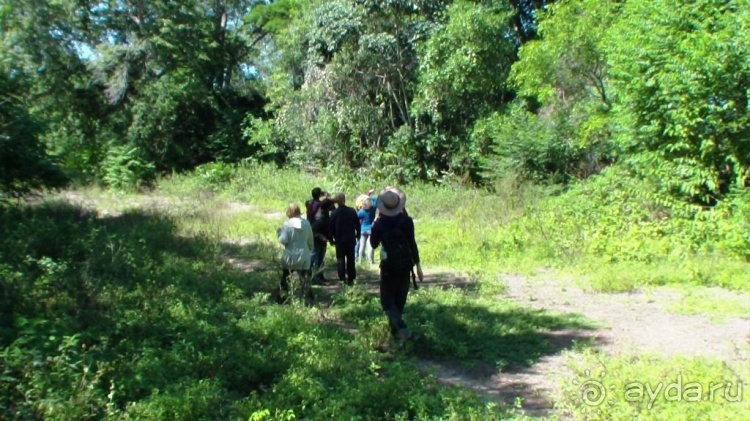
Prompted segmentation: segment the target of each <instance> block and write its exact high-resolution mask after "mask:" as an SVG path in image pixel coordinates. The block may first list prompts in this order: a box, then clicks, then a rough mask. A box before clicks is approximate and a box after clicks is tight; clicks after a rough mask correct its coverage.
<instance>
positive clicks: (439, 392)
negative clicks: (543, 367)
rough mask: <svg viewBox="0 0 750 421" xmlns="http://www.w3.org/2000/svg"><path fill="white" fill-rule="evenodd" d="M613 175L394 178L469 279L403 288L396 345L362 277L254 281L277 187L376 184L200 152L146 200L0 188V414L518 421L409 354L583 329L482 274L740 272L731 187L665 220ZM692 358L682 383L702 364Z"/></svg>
mask: <svg viewBox="0 0 750 421" xmlns="http://www.w3.org/2000/svg"><path fill="white" fill-rule="evenodd" d="M633 183H634V182H631V181H628V180H621V179H619V178H618V175H617V174H609V175H605V176H603V177H601V178H599V179H596V180H592V181H591V182H590V183H586V184H583V185H581V186H578V187H575V188H572V189H570V190H569V191H567V192H564V193H560V192H556V193H554V194H552V193H550V192H549V191H547V190H546V189H544V188H540V187H533V186H525V187H522V186H518V185H516V184H515V183H513V182H507V183H506V184H503V185H498V186H496V188H495V189H494V190H493V191H490V190H479V189H470V188H466V187H462V186H453V185H431V184H412V185H409V186H404V189H405V190H406V192H407V195H408V197H409V198H408V209H409V212H410V214H411V215H412V216H413V217H414V218H415V222H416V226H417V237H418V242H419V245H420V251H421V255H422V260H423V264H424V266H425V268H426V269H427V271H428V272H429V274H430V276H432V277H433V279H437V280H440V279H443V280H445V283H446V284H450V283H451V279H453V278H454V277H455V273H456V272H462V273H465V274H467V276H469V277H471V279H472V280H473V281H472V282H468V283H465V284H462V285H456V286H453V287H447V289H445V290H443V289H440V288H437V287H434V288H424V289H422V290H420V291H419V292H416V293H414V294H413V295H412V296H411V298H410V305H409V306H408V308H407V322H408V323H409V324H410V326H411V327H413V329H414V331H415V332H417V335H416V336H415V338H414V340H413V341H412V342H411V343H409V344H407V346H406V347H405V348H402V349H396V348H393V347H392V343H391V339H390V338H389V334H388V330H387V326H386V322H385V319H384V317H383V315H382V312H381V310H380V308H379V303H378V300H377V298H376V297H375V296H373V295H372V294H370V293H368V292H367V291H366V289H365V287H364V286H357V287H355V288H350V289H347V290H344V291H342V292H340V293H338V294H336V295H335V296H333V297H332V298H331V299H330V303H327V304H326V305H324V306H320V305H319V306H318V307H315V308H312V309H306V308H304V307H302V306H299V305H296V304H293V305H291V306H278V305H275V304H273V303H272V302H271V300H270V294H269V293H270V292H271V291H272V290H273V288H274V287H275V285H276V281H277V278H278V275H279V274H278V271H277V267H276V266H275V264H276V260H275V259H277V257H276V256H277V255H278V252H279V250H280V248H279V245H278V244H277V242H276V238H275V228H276V227H277V226H278V225H279V224H280V223H281V222H282V221H283V219H284V217H283V216H282V214H281V212H283V209H284V207H285V205H286V204H287V203H289V202H292V201H294V202H298V203H302V202H303V201H304V200H306V199H307V198H308V197H309V194H310V189H311V188H312V187H314V186H320V187H322V188H324V189H328V190H332V191H339V190H340V191H344V192H346V193H347V195H348V196H349V197H350V198H353V197H354V196H355V195H356V194H357V193H360V192H364V191H366V190H367V189H369V188H374V189H376V190H378V189H380V188H382V187H383V185H384V184H386V183H378V182H376V181H366V182H365V181H359V180H357V179H356V178H338V179H334V178H325V177H314V176H312V175H309V174H302V173H299V172H295V171H291V170H277V169H275V168H271V167H267V166H241V167H238V168H235V167H231V166H225V165H220V164H213V165H211V166H206V167H204V168H200V169H199V170H198V171H196V173H194V174H183V175H174V176H172V177H169V178H166V179H163V180H160V182H159V184H158V186H157V188H156V189H155V190H154V191H153V192H151V193H150V194H149V195H132V194H131V195H128V194H122V193H118V194H111V193H109V192H103V191H98V190H90V191H83V192H82V197H83V198H84V199H85V200H86V203H88V205H87V207H82V206H79V205H75V204H73V205H71V204H69V203H65V202H59V201H48V202H46V203H43V204H41V205H29V206H24V205H3V207H2V208H0V231H2V233H3V236H4V238H3V242H2V243H0V304H2V312H0V321H2V323H1V324H0V327H1V329H0V346H1V347H2V362H3V365H2V371H3V373H2V376H0V411H2V413H3V417H4V418H5V419H36V418H44V419H123V418H144V419H170V420H173V419H191V420H194V419H269V418H270V419H293V418H306V419H330V418H336V419H355V418H356V419H508V418H518V417H520V416H519V415H517V414H516V413H515V412H514V410H513V408H512V407H511V406H510V405H500V406H498V405H496V404H488V403H487V402H484V401H482V400H481V399H480V398H478V397H477V396H476V395H475V394H473V393H471V392H470V391H467V390H464V389H461V388H456V387H450V386H445V385H443V384H441V383H440V382H439V381H438V380H437V379H436V378H435V377H433V376H430V375H425V374H424V373H422V372H420V371H419V369H418V367H419V365H418V364H416V363H415V359H419V358H427V359H431V360H447V361H450V362H451V363H452V364H458V365H461V366H474V367H476V366H479V367H484V368H485V369H486V370H505V369H513V368H519V367H520V368H523V367H527V366H529V365H532V364H534V363H535V362H537V361H538V360H539V359H540V358H543V357H544V356H546V355H550V354H555V353H559V352H561V350H562V349H561V348H559V345H557V347H556V346H554V345H553V344H555V343H557V342H555V341H553V340H552V339H551V338H552V336H553V335H554V331H556V330H560V329H588V328H589V327H590V325H589V324H588V322H586V320H584V319H583V318H582V317H581V316H580V315H576V314H552V313H549V312H539V311H533V310H529V309H525V308H522V307H519V306H518V305H516V304H514V303H512V302H509V301H507V300H504V299H503V298H502V285H501V284H499V283H498V281H497V273H498V271H502V270H507V271H529V272H531V271H533V269H534V268H537V267H540V266H551V267H556V268H561V269H564V270H568V271H572V272H578V273H582V274H585V275H587V277H588V281H589V282H590V285H591V286H593V287H594V288H595V289H607V290H612V289H615V290H623V289H628V288H634V287H637V286H640V285H646V284H664V283H676V284H680V283H687V282H689V283H695V284H700V285H725V286H730V287H733V288H745V287H744V282H741V279H744V277H742V276H743V274H744V273H746V269H747V262H746V260H745V259H746V256H747V252H748V250H747V244H746V242H745V241H746V240H745V238H746V237H745V234H746V232H747V231H746V230H747V220H746V219H744V218H745V217H746V216H747V213H746V211H747V209H748V208H750V206H748V205H747V203H748V202H747V200H746V198H745V197H744V196H738V197H737V198H734V199H733V200H732V201H731V202H730V203H727V204H726V206H723V207H719V208H718V209H716V210H714V211H713V212H711V213H710V214H700V216H697V215H698V214H695V215H694V217H693V219H689V218H685V217H680V218H677V217H672V218H669V217H665V215H664V214H663V209H662V208H659V207H654V206H652V205H651V204H650V203H649V202H648V201H647V200H644V199H642V198H641V197H642V196H639V195H633V193H632V192H633V185H632V184H633ZM502 186H504V187H503V188H501V187H502ZM228 202H229V204H227V203H228ZM685 259H687V260H688V263H681V262H684V261H685ZM237 262H241V263H242V264H237ZM459 287H460V288H459ZM461 288H463V289H461ZM319 292H320V291H319ZM321 296H322V295H321ZM342 327H343V328H342ZM606 361H607V363H608V364H611V366H612V368H610V369H609V370H610V371H612V372H614V371H617V370H624V368H622V367H621V366H623V367H624V366H625V365H624V364H620V365H618V364H619V363H618V360H611V361H609V360H606ZM668 364H669V363H668V362H667V363H665V365H668ZM701 364H702V365H700V367H704V366H706V367H708V366H710V365H711V364H709V363H701ZM618 367H619V368H618ZM639 367H640V368H638V370H643V372H645V373H651V374H653V372H649V367H647V366H639ZM700 370H703V368H700ZM706 370H708V371H706V372H705V375H703V374H701V375H699V376H698V375H697V376H696V378H701V379H707V378H709V377H710V376H718V375H719V371H716V370H714V369H713V368H711V369H710V370H709V369H706ZM722 375H723V374H722ZM743 375H744V374H743ZM563 402H567V403H565V404H566V405H568V407H569V408H570V411H571V412H572V413H574V414H577V415H581V414H582V412H581V410H582V408H583V407H580V406H576V403H575V402H573V401H569V402H568V401H563ZM737 408H741V411H740V412H738V413H737V414H741V413H743V412H742V411H745V408H744V407H737ZM613 411H614V412H611V413H610V415H612V414H613V415H612V416H614V417H615V418H617V416H619V415H622V414H631V413H632V411H631V410H630V409H627V408H625V407H619V406H616V407H614V410H613ZM628 411H630V412H628ZM674 411H676V409H675V410H673V409H667V410H666V412H663V414H673V413H675V412H674ZM641 413H642V411H641ZM720 413H721V412H717V414H720ZM726 413H727V414H728V413H732V414H734V412H731V411H730V412H726ZM657 414H658V413H657ZM721 414H725V413H721ZM584 415H585V414H584ZM654 419H658V417H657V418H654ZM662 419H663V418H662Z"/></svg>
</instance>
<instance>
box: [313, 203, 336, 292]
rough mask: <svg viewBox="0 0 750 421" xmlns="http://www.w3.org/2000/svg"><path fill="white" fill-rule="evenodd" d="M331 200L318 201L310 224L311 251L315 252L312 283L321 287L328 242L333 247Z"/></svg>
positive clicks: (323, 278)
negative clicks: (312, 244) (331, 236)
mask: <svg viewBox="0 0 750 421" xmlns="http://www.w3.org/2000/svg"><path fill="white" fill-rule="evenodd" d="M333 203H334V202H333V200H331V199H328V198H326V199H323V200H321V201H320V207H319V208H318V211H317V213H316V214H315V217H314V218H315V220H314V222H313V223H312V231H313V241H314V246H313V250H314V251H315V254H314V257H315V259H313V261H312V273H313V277H312V283H313V284H315V285H321V284H323V282H325V280H326V279H325V277H324V276H323V260H324V259H325V256H326V249H327V248H328V243H329V242H330V243H331V245H333V240H332V239H331V238H330V235H331V234H330V233H331V216H330V212H331V209H333Z"/></svg>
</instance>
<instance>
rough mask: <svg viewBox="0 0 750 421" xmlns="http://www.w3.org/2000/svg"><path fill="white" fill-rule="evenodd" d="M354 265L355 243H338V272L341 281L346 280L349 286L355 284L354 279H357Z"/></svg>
mask: <svg viewBox="0 0 750 421" xmlns="http://www.w3.org/2000/svg"><path fill="white" fill-rule="evenodd" d="M354 263H355V261H354V242H351V243H348V244H347V243H345V244H339V243H336V270H337V271H338V275H339V280H340V281H343V280H346V283H347V284H349V285H351V284H352V283H354V278H356V277H357V268H356V267H355V266H354Z"/></svg>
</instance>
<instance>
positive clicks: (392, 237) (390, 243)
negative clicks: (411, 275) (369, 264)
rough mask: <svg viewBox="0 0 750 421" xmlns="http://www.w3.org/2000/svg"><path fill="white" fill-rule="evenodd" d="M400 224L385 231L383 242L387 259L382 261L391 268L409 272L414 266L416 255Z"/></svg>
mask: <svg viewBox="0 0 750 421" xmlns="http://www.w3.org/2000/svg"><path fill="white" fill-rule="evenodd" d="M400 225H401V224H399V226H398V227H396V228H389V229H387V230H386V231H385V232H384V233H383V239H382V240H381V242H382V244H383V251H384V252H385V256H384V257H385V259H384V260H382V263H383V265H384V266H385V267H386V268H387V269H389V270H392V271H399V272H408V271H410V270H411V269H412V267H414V257H413V256H412V251H411V244H409V239H408V238H406V234H404V231H403V230H402V229H401V226H400Z"/></svg>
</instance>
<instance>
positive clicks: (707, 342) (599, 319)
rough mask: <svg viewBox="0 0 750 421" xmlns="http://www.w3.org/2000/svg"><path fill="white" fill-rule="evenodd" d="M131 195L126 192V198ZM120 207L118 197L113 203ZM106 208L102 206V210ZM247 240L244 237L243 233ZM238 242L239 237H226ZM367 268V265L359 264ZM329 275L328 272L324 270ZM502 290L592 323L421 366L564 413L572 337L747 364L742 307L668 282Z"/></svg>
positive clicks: (556, 283) (748, 340)
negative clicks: (490, 360)
mask: <svg viewBox="0 0 750 421" xmlns="http://www.w3.org/2000/svg"><path fill="white" fill-rule="evenodd" d="M62 196H63V198H64V199H66V200H68V201H70V202H73V203H78V204H82V205H84V206H86V207H91V208H96V207H97V206H96V205H97V203H96V201H95V200H94V198H90V197H85V196H83V195H80V194H78V193H76V192H67V193H65V194H63V195H62ZM131 200H132V199H131ZM117 205H119V206H120V207H121V206H122V205H123V204H122V203H118V204H117ZM127 205H131V206H138V207H152V208H157V209H159V210H167V209H169V208H170V207H174V206H179V205H183V203H175V202H174V201H171V200H166V199H164V198H161V197H159V196H146V195H144V197H143V198H139V200H133V201H132V203H130V201H128V203H127ZM222 210H225V211H229V212H247V213H257V209H255V208H254V207H252V206H250V205H245V204H239V203H231V202H230V203H226V204H225V208H224V209H222ZM107 213H108V212H107V211H106V210H105V211H104V214H105V215H106V214H107ZM264 216H265V217H267V218H272V219H279V218H282V215H281V214H278V213H269V214H264ZM248 241H250V240H248ZM234 242H237V243H239V244H240V245H242V244H244V242H243V241H239V242H238V241H236V240H235V241H234ZM226 257H227V262H228V263H230V264H232V265H234V266H236V267H238V268H240V269H241V270H245V271H248V272H249V271H255V270H261V269H267V268H266V266H267V262H262V261H259V260H252V261H251V260H247V259H244V258H241V257H238V256H226ZM365 273H367V272H365ZM363 275H365V274H364V273H363ZM326 276H327V277H328V278H329V279H333V278H334V277H335V273H333V271H330V272H327V273H326ZM365 277H366V278H367V279H363V281H365V282H366V283H367V289H368V291H370V292H372V293H376V292H377V279H376V275H375V272H371V273H367V275H365V276H363V278H365ZM501 278H502V281H503V282H504V283H505V284H506V286H507V289H506V291H505V293H504V294H503V295H501V296H499V297H498V298H499V299H510V300H513V301H515V302H516V303H518V304H519V305H520V306H522V307H525V308H530V309H534V310H545V311H550V312H555V313H563V314H570V313H577V314H580V315H582V316H584V317H585V318H586V319H587V320H589V321H592V322H594V323H596V324H597V325H598V326H599V327H598V328H596V329H568V330H562V331H556V332H552V333H551V335H552V336H551V339H550V340H551V341H553V342H555V343H554V348H555V349H559V350H563V351H560V352H558V353H556V354H551V355H547V356H544V357H542V358H541V359H540V360H538V361H537V362H536V363H535V364H533V365H532V366H530V367H525V368H516V369H510V370H508V371H504V372H498V371H497V370H495V369H493V368H480V369H478V370H472V372H467V371H466V370H465V369H462V368H460V367H459V366H452V365H450V364H446V363H437V362H434V361H427V360H420V361H418V364H419V365H420V368H421V369H422V370H423V371H424V372H426V373H427V372H429V373H432V374H434V375H435V376H436V377H437V378H438V380H439V381H441V382H443V383H446V384H454V385H460V386H464V387H468V388H471V389H473V390H475V391H476V392H478V393H479V394H480V395H482V396H484V397H485V398H487V399H488V400H491V401H495V402H504V403H506V404H513V403H514V401H515V399H516V398H521V399H522V409H523V412H524V413H525V414H527V415H530V416H536V417H550V416H555V417H558V418H559V419H565V416H564V414H560V413H558V412H556V411H555V408H554V402H555V399H556V397H557V396H559V391H558V390H557V385H558V384H559V383H560V381H561V379H565V377H566V376H570V375H571V374H572V373H571V372H570V370H569V369H568V368H567V365H566V364H567V359H568V358H569V352H567V351H566V350H573V348H574V346H575V344H574V341H581V340H583V341H585V342H587V343H588V344H589V345H591V346H593V347H594V348H595V349H598V350H601V351H602V352H604V353H606V354H608V355H633V354H641V353H649V354H655V355H661V356H664V357H670V356H678V355H679V356H685V357H688V358H690V357H708V358H713V359H718V360H721V361H725V362H726V363H727V364H730V365H733V364H745V365H746V364H748V363H749V362H750V315H745V316H744V317H727V318H725V319H724V320H723V321H716V320H712V319H710V318H709V317H707V316H705V315H683V314H675V313H674V312H670V311H669V310H668V309H667V305H668V304H669V303H672V302H674V301H675V300H678V299H679V298H680V294H679V293H678V292H675V291H674V290H669V289H665V288H662V289H655V290H653V291H651V292H648V293H644V292H637V293H628V294H605V293H588V292H585V291H583V290H582V289H580V288H578V287H576V286H575V283H574V282H573V281H572V280H561V279H556V278H552V277H548V278H534V279H532V278H527V277H522V276H517V275H503V276H502V277H501ZM469 284H470V282H469V281H468V280H466V279H463V278H461V277H460V276H458V275H456V276H455V277H454V276H453V275H450V276H448V277H446V276H445V274H443V275H442V276H441V277H435V276H434V275H430V274H427V279H426V285H425V287H427V288H435V287H438V288H439V287H444V286H447V285H454V286H459V287H465V286H467V285H469ZM339 288H340V286H339V285H332V286H329V287H326V288H325V294H326V295H329V296H330V295H333V294H335V293H336V291H338V289H339ZM713 293H715V294H716V296H718V297H719V298H721V297H722V296H723V297H726V296H731V297H732V299H738V300H740V301H741V302H742V304H743V305H746V306H747V307H748V308H750V295H748V294H737V293H733V292H728V291H724V290H720V289H715V290H714V292H713Z"/></svg>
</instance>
